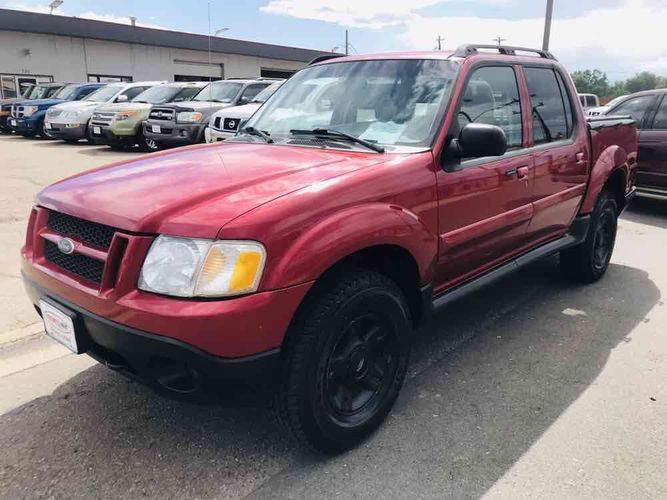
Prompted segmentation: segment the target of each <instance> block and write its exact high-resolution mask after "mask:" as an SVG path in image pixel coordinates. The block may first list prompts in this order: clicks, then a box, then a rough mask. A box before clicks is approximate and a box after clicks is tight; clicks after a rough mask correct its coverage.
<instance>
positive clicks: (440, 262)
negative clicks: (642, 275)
mask: <svg viewBox="0 0 667 500" xmlns="http://www.w3.org/2000/svg"><path fill="white" fill-rule="evenodd" d="M636 156H637V131H636V128H635V125H634V122H633V121H632V120H630V119H624V118H613V117H611V118H601V119H595V120H594V121H590V122H589V121H587V120H586V118H585V117H584V114H583V111H582V110H581V107H580V106H579V105H578V101H577V93H576V90H575V88H574V86H573V84H572V82H571V81H570V78H569V76H568V74H567V72H566V71H565V70H564V69H563V68H562V67H561V66H560V64H559V63H558V62H557V61H556V60H555V59H554V58H553V56H552V55H551V54H549V53H548V52H542V51H532V50H529V49H518V48H512V47H497V46H493V47H487V46H464V47H460V48H459V49H458V50H456V51H455V52H452V53H445V52H423V53H402V54H382V55H364V56H354V57H344V58H343V57H337V58H328V59H322V60H319V61H314V62H313V63H312V64H311V65H309V66H308V67H306V68H305V69H303V70H301V71H300V72H298V73H297V74H296V75H294V76H293V77H292V78H290V79H289V80H288V81H287V82H286V83H285V84H284V85H283V87H282V88H281V89H280V90H278V92H276V94H274V95H273V96H272V97H271V98H270V99H269V101H268V102H267V103H266V104H265V105H264V106H263V107H262V108H261V109H260V111H259V112H258V113H256V114H255V115H254V116H253V117H252V118H251V119H250V121H249V122H247V123H246V124H244V125H243V126H242V128H241V130H240V132H239V134H238V136H236V137H235V138H232V139H229V140H227V141H225V143H223V144H217V145H199V146H192V147H186V148H183V149H180V150H175V151H169V152H161V153H155V154H152V155H147V156H144V157H142V158H140V159H135V160H129V161H124V162H120V163H116V164H113V165H109V166H106V167H103V168H99V169H96V170H92V171H89V172H85V173H82V174H79V175H76V176H74V177H70V178H69V179H65V180H63V181H60V182H57V183H55V184H53V185H51V186H49V187H47V188H46V189H44V190H43V191H42V192H41V193H39V195H38V196H37V199H36V205H35V207H34V209H33V210H32V214H31V217H30V221H29V225H28V230H27V236H26V241H25V246H24V248H23V250H22V254H23V264H22V267H23V269H22V271H23V276H24V279H25V284H26V288H27V291H28V294H29V296H30V298H31V300H32V301H33V303H34V304H35V307H36V308H37V310H38V312H40V314H41V315H42V317H43V319H44V322H45V328H46V331H47V333H48V334H49V335H50V336H52V337H54V338H56V339H57V340H59V341H60V342H62V343H64V344H65V345H67V346H68V347H69V348H70V349H72V350H73V351H74V352H77V353H84V352H85V353H88V354H90V355H91V356H93V357H94V358H96V359H98V360H99V361H101V362H102V363H104V364H106V365H107V366H108V367H110V368H112V369H115V370H118V371H120V372H122V373H124V374H126V375H128V376H130V377H134V378H136V379H138V380H140V381H142V382H144V383H146V384H148V385H149V386H151V387H152V388H154V389H155V390H157V391H159V392H161V393H163V394H166V395H173V396H178V397H183V398H198V397H201V396H202V395H205V394H209V393H211V392H217V393H221V392H222V393H225V392H226V391H228V390H229V391H232V390H235V389H238V387H246V385H247V386H248V387H257V386H258V385H261V384H262V383H263V384H264V385H265V386H269V387H271V388H272V391H273V394H274V396H275V407H276V412H277V414H278V416H279V420H280V421H281V422H282V423H284V424H285V425H286V427H287V428H288V429H289V430H290V431H292V432H293V434H294V435H295V436H296V437H297V438H298V439H299V440H300V441H301V442H303V443H305V444H307V445H310V446H311V447H314V448H316V449H319V450H322V451H326V452H335V451H339V450H343V449H346V448H348V447H351V446H354V445H355V444H356V443H358V442H359V441H360V440H361V439H363V438H364V437H365V436H367V435H368V434H369V433H370V432H371V431H372V430H373V429H375V428H376V427H377V426H378V425H379V424H380V423H381V421H382V420H383V419H384V418H385V416H386V415H387V413H388V412H389V410H390V408H391V407H392V405H393V403H394V401H395V399H396V397H397V395H398V392H399V390H400V388H401V385H402V383H403V379H404V377H405V373H406V369H407V365H408V357H409V353H410V345H411V340H412V337H413V333H412V332H413V330H414V329H415V328H416V327H417V326H418V325H419V324H420V323H422V322H423V321H424V318H425V317H427V315H428V314H430V313H431V312H432V311H433V310H434V309H437V308H439V307H441V306H443V305H446V304H448V303H450V302H451V301H453V300H455V299H457V298H458V297H461V296H462V295H464V294H466V293H468V292H471V291H473V290H476V289H477V288H479V287H480V286H482V285H484V284H486V283H489V282H490V281H492V280H495V279H498V278H500V277H502V276H504V275H506V274H507V273H509V272H511V271H513V270H515V269H518V268H520V267H522V266H523V265H525V264H527V263H529V262H532V261H534V260H535V259H538V258H541V257H544V256H547V255H550V254H554V253H556V252H559V253H560V264H561V267H562V269H563V272H564V273H565V274H566V275H567V276H569V277H571V278H573V279H575V280H577V281H580V282H587V283H588V282H593V281H596V280H597V279H599V278H600V277H602V275H603V274H604V273H605V271H606V269H607V266H608V264H609V260H610V258H611V254H612V251H613V248H614V241H615V237H616V227H617V226H616V224H617V217H618V215H619V214H620V212H621V211H622V210H623V208H624V207H625V206H626V205H627V203H628V200H629V198H630V197H631V196H632V194H633V193H634V177H635V166H636ZM248 390H250V389H248Z"/></svg>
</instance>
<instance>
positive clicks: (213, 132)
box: [206, 127, 236, 143]
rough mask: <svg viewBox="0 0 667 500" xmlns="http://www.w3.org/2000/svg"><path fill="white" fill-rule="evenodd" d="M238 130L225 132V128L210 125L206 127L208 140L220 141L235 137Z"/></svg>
mask: <svg viewBox="0 0 667 500" xmlns="http://www.w3.org/2000/svg"><path fill="white" fill-rule="evenodd" d="M235 135H236V132H225V131H224V130H218V129H217V128H212V127H208V128H207V129H206V142H209V143H211V142H219V141H224V140H225V139H229V138H230V137H234V136H235Z"/></svg>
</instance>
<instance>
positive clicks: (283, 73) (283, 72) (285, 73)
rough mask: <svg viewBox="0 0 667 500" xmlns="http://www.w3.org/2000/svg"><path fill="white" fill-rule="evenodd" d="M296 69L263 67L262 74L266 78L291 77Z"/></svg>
mask: <svg viewBox="0 0 667 500" xmlns="http://www.w3.org/2000/svg"><path fill="white" fill-rule="evenodd" d="M294 73H296V70H291V69H269V68H262V70H261V74H260V76H262V77H264V78H289V77H290V76H292V75H293V74H294Z"/></svg>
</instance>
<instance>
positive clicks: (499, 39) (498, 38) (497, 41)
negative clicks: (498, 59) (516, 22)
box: [493, 35, 507, 47]
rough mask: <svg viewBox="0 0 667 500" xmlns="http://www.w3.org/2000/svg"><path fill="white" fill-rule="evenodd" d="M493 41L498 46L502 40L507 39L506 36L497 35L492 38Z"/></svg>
mask: <svg viewBox="0 0 667 500" xmlns="http://www.w3.org/2000/svg"><path fill="white" fill-rule="evenodd" d="M493 41H494V42H496V43H497V44H498V46H499V47H500V46H501V45H502V44H503V42H506V41H507V38H503V37H501V36H500V35H498V36H497V37H496V38H494V39H493Z"/></svg>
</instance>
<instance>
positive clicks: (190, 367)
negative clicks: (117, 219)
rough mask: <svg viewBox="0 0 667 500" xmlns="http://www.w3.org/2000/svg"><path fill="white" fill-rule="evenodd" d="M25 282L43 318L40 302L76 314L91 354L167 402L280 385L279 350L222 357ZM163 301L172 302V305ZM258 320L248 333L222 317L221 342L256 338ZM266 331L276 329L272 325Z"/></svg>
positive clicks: (80, 333) (184, 323)
mask: <svg viewBox="0 0 667 500" xmlns="http://www.w3.org/2000/svg"><path fill="white" fill-rule="evenodd" d="M23 278H24V284H25V287H26V290H27V293H28V295H29V297H30V299H31V300H32V302H33V304H35V308H36V309H37V311H38V312H40V311H39V306H38V304H39V301H40V299H47V300H49V301H50V302H52V303H54V302H55V303H56V304H58V305H60V306H61V307H63V308H66V309H68V310H70V311H72V312H74V313H75V314H76V319H75V325H77V326H76V328H77V329H78V333H77V335H78V336H79V337H80V339H81V343H82V348H83V351H84V352H85V353H86V354H88V355H90V356H91V357H93V358H95V359H96V360H98V361H99V362H101V363H102V364H104V365H106V366H107V367H109V368H111V369H113V370H116V371H118V372H120V373H122V374H124V375H126V376H128V377H131V378H134V379H136V380H139V381H140V382H142V383H144V384H146V385H148V386H149V387H151V388H152V389H154V390H155V391H157V392H159V393H161V394H163V395H165V396H169V397H176V398H182V399H183V398H184V399H196V400H201V399H205V398H208V397H215V398H219V397H220V395H221V394H220V391H221V390H222V389H223V387H224V392H225V395H233V393H234V391H235V390H237V389H238V390H239V392H240V393H241V394H242V393H243V392H244V391H245V390H247V388H248V387H249V386H250V387H253V388H261V387H267V386H270V385H271V383H272V381H274V380H275V379H276V375H277V371H276V370H277V368H278V364H279V361H280V346H279V345H278V346H275V347H273V348H271V349H268V350H265V351H262V352H259V353H257V354H252V355H247V356H241V357H233V358H228V357H222V356H217V355H215V354H212V353H210V352H207V351H205V350H203V349H200V348H199V347H197V346H194V345H192V344H190V343H186V342H183V341H181V340H178V339H175V338H173V337H170V336H165V335H162V334H157V333H154V332H150V331H147V330H144V329H138V328H134V327H132V326H129V325H127V324H125V323H121V322H118V321H113V320H110V319H108V318H106V317H103V316H100V315H98V314H95V313H94V312H92V311H90V310H88V309H85V308H83V307H81V306H80V305H79V304H76V303H74V302H72V301H71V300H67V299H66V298H64V297H63V296H62V295H59V294H55V293H53V292H52V291H51V290H47V289H46V288H44V287H42V286H41V285H39V284H37V283H36V282H34V281H32V280H31V279H30V278H29V277H27V276H26V274H25V273H24V275H23ZM162 300H163V301H164V302H168V301H171V300H172V299H167V298H162ZM224 302H230V301H224ZM209 303H210V304H214V303H215V302H209ZM165 306H168V304H164V305H163V307H165ZM40 314H41V312H40ZM254 314H257V312H256V311H252V310H248V312H247V317H246V320H247V326H248V327H249V330H248V331H243V330H242V329H240V328H239V327H241V328H242V327H243V326H244V325H243V322H241V323H240V324H239V323H235V321H234V318H231V321H230V319H228V318H225V317H224V316H221V317H219V318H218V326H217V329H218V332H219V335H220V337H229V336H249V335H253V334H254V333H255V332H253V331H252V330H250V329H251V328H252V323H253V322H255V323H256V321H253V319H252V318H251V316H252V315H254ZM126 315H127V314H126ZM267 319H268V318H267ZM236 320H238V318H236ZM163 321H167V318H164V317H163V318H159V317H155V318H154V322H155V324H156V325H159V324H160V322H163ZM169 321H174V320H173V319H169ZM177 321H178V323H179V324H180V328H182V329H184V330H186V331H188V330H189V331H190V332H191V333H194V334H195V335H196V333H197V332H196V331H195V332H192V324H193V323H196V322H193V323H191V324H190V327H188V326H187V325H188V316H187V313H184V315H183V317H182V318H181V319H180V320H177ZM267 326H271V324H270V323H267ZM276 326H278V325H276Z"/></svg>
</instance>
